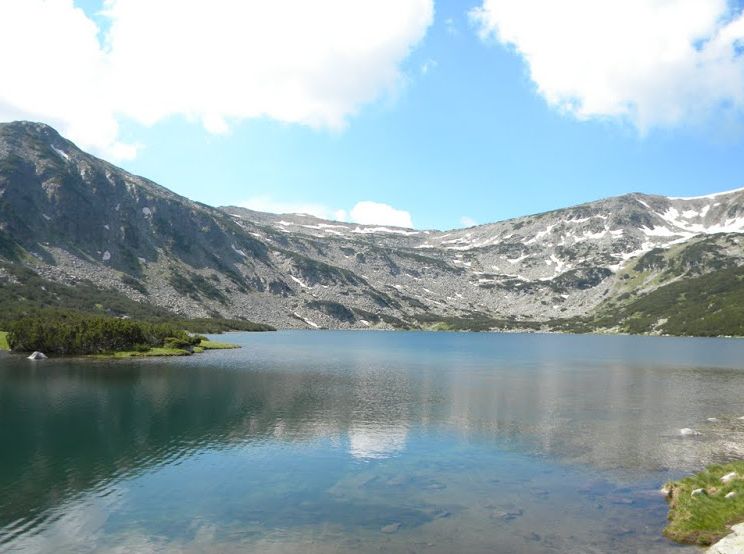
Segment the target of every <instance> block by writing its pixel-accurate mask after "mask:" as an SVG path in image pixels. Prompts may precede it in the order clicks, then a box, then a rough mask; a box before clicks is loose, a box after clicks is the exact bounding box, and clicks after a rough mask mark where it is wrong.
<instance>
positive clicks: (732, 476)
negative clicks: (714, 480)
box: [721, 471, 737, 483]
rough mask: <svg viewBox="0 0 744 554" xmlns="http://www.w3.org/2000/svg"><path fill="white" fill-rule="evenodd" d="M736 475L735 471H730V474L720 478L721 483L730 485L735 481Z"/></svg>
mask: <svg viewBox="0 0 744 554" xmlns="http://www.w3.org/2000/svg"><path fill="white" fill-rule="evenodd" d="M736 477H737V475H736V472H735V471H732V472H731V473H727V474H726V475H724V476H723V477H721V483H730V482H731V481H733V480H734V479H736Z"/></svg>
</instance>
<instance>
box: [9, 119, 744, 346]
mask: <svg viewBox="0 0 744 554" xmlns="http://www.w3.org/2000/svg"><path fill="white" fill-rule="evenodd" d="M742 231H744V190H742V191H732V192H729V193H722V194H719V195H710V196H706V197H701V198H689V199H680V198H666V197H661V196H651V195H644V194H639V193H634V194H628V195H625V196H621V197H616V198H609V199H606V200H601V201H597V202H592V203H588V204H583V205H580V206H575V207H571V208H566V209H562V210H555V211H552V212H547V213H543V214H537V215H533V216H526V217H521V218H517V219H513V220H508V221H503V222H499V223H493V224H488V225H481V226H477V227H471V228H468V229H458V230H452V231H447V232H440V231H433V230H425V231H420V230H413V229H402V228H394V227H383V226H369V225H356V224H348V223H341V222H334V221H324V220H320V219H317V218H314V217H312V216H306V215H297V214H287V215H274V214H264V213H260V212H253V211H250V210H246V209H244V208H238V207H226V208H213V207H210V206H206V205H203V204H199V203H195V202H192V201H190V200H188V199H186V198H184V197H181V196H178V195H176V194H174V193H173V192H171V191H169V190H167V189H165V188H163V187H160V186H159V185H157V184H155V183H153V182H151V181H149V180H147V179H144V178H141V177H137V176H134V175H131V174H129V173H127V172H126V171H123V170H121V169H119V168H117V167H115V166H113V165H111V164H108V163H107V162H104V161H102V160H99V159H97V158H95V157H93V156H90V155H89V154H86V153H84V152H82V151H81V150H79V149H78V148H77V147H76V146H75V145H74V144H72V143H71V142H69V141H67V140H65V139H64V138H63V137H61V136H60V135H58V134H57V133H56V131H54V130H53V129H52V128H50V127H48V126H46V125H43V124H38V123H27V122H18V123H10V124H0V283H2V285H3V290H4V291H7V292H8V293H13V292H14V291H15V292H16V293H18V294H19V295H21V296H23V297H24V298H26V300H19V302H20V304H19V305H20V306H21V307H22V306H23V305H24V304H23V302H28V303H30V304H35V305H36V304H41V305H43V304H45V303H48V304H55V302H56V304H55V305H64V303H65V302H67V300H64V301H62V300H60V298H67V297H68V296H70V295H68V294H67V293H66V292H65V291H67V290H68V289H60V287H68V288H69V289H70V290H73V289H75V288H80V287H83V286H88V287H93V288H95V289H97V290H101V291H107V294H108V295H109V296H110V297H111V298H112V299H113V298H114V297H116V298H117V300H116V306H117V307H116V308H114V307H113V301H112V302H107V301H105V297H106V295H104V300H102V301H101V302H97V303H96V305H100V309H103V310H109V311H112V312H113V313H121V312H122V311H126V308H123V306H124V305H127V304H126V302H123V300H126V301H127V302H132V301H134V302H140V303H141V304H142V305H143V306H155V307H156V308H162V309H166V310H170V311H172V312H175V313H177V314H180V315H182V316H186V317H207V316H221V317H228V318H249V319H253V320H257V321H261V322H264V323H269V324H273V325H275V326H278V327H356V328H366V327H372V326H380V327H418V326H429V325H436V324H437V323H438V322H453V321H454V322H457V325H456V326H457V327H464V328H468V327H471V328H484V329H487V328H504V327H513V328H524V327H530V328H562V327H563V328H565V327H566V326H567V325H574V324H576V322H578V321H581V322H583V323H582V324H581V326H582V328H584V329H586V328H594V327H601V328H613V329H629V330H642V331H644V332H684V331H683V328H684V327H679V326H677V327H674V326H673V325H672V323H666V324H658V321H659V320H660V319H663V317H664V313H655V312H654V313H653V314H651V315H649V317H652V316H653V317H655V318H656V319H654V325H647V326H643V325H641V326H638V324H634V325H635V326H629V324H627V321H628V320H629V318H630V315H629V314H630V312H628V311H627V310H631V309H632V308H631V307H630V306H631V304H632V303H633V302H638V301H639V300H640V299H641V298H642V297H644V296H648V295H651V294H653V293H654V291H657V290H658V291H661V290H662V289H663V288H665V287H668V286H673V287H677V288H681V289H684V287H685V286H686V285H685V284H684V283H686V282H689V283H693V280H694V279H699V278H703V277H705V276H708V275H714V274H718V273H721V272H723V271H729V272H731V273H732V274H733V273H736V271H738V268H739V267H741V265H742V263H743V262H744V260H742V255H741V248H740V247H739V245H738V243H737V242H731V241H730V240H729V239H731V240H734V238H735V237H737V236H738V235H736V233H738V232H742ZM736 240H738V239H736ZM29 272H33V273H29ZM24 275H25V277H24ZM721 275H723V274H722V273H721ZM31 280H33V282H34V283H37V285H38V286H36V285H34V290H35V291H36V293H34V294H30V292H29V290H30V289H29V288H28V287H26V288H25V289H23V290H24V291H25V292H22V291H21V289H22V288H23V286H25V285H26V281H31ZM695 282H696V281H695ZM726 282H728V283H729V285H727V286H730V287H734V286H735V284H736V283H735V282H733V281H730V280H728V281H726ZM44 283H47V284H48V285H49V286H46V285H45V284H44ZM693 284H694V283H693ZM14 287H15V288H14ZM42 288H43V289H47V290H42V291H41V292H38V291H39V290H40V289H42ZM668 290H672V289H668ZM657 294H661V293H660V292H659V293H657ZM670 294H671V293H670ZM24 295H25V296H24ZM29 296H33V298H27V297H29ZM72 296H74V294H73V295H72ZM649 298H655V297H651V296H649ZM736 298H738V297H736ZM649 302H651V300H649ZM109 304H111V305H109ZM652 304H653V305H654V306H656V305H657V302H655V301H654V302H652ZM130 306H131V305H130ZM636 307H637V306H636ZM669 309H671V308H670V307H667V308H664V309H662V308H659V310H661V311H662V312H664V310H666V311H669ZM696 309H699V308H696ZM623 310H625V311H623ZM623 314H625V315H623ZM613 315H616V316H617V317H616V318H615V320H612V316H613ZM608 318H609V319H608ZM726 319H727V321H728V320H729V319H730V317H727V318H726ZM611 320H612V321H611ZM469 322H470V323H469ZM611 323H612V324H611ZM592 326H594V327H592ZM577 328H578V327H577Z"/></svg>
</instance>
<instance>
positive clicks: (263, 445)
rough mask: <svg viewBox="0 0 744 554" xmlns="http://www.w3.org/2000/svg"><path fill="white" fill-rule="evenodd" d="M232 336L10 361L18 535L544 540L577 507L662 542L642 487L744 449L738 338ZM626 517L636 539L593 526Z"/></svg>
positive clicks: (152, 542) (5, 501)
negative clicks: (134, 350)
mask: <svg viewBox="0 0 744 554" xmlns="http://www.w3.org/2000/svg"><path fill="white" fill-rule="evenodd" d="M232 340H237V341H242V342H243V343H244V345H245V348H243V349H242V350H238V351H224V352H214V353H209V354H207V355H205V356H199V357H192V358H187V359H182V360H167V361H161V360H144V361H139V362H117V363H111V362H91V361H80V360H77V361H75V360H65V361H59V360H50V361H48V362H45V363H44V364H37V365H31V364H29V363H28V362H27V361H26V360H22V359H17V358H11V357H8V356H7V355H5V356H3V357H2V358H0V449H1V454H0V548H1V547H2V545H3V544H5V545H6V546H12V547H13V548H15V549H17V550H18V551H23V552H44V551H54V550H57V551H62V550H64V548H69V549H70V551H82V550H80V549H81V545H82V544H91V545H92V547H91V550H96V549H106V548H108V549H115V548H118V547H120V546H121V545H122V544H126V547H127V548H130V549H131V548H132V545H135V546H134V548H135V549H136V550H137V551H146V550H154V551H167V550H168V549H175V550H178V551H183V550H189V549H192V550H195V551H203V550H204V549H205V548H206V547H205V545H212V547H211V548H212V549H214V550H219V551H227V550H230V549H232V548H234V549H236V550H238V549H240V548H244V547H245V546H246V545H250V548H251V549H256V548H259V547H260V550H261V551H271V550H272V549H276V550H277V551H284V552H289V551H293V550H297V551H308V552H309V551H313V549H317V550H318V551H330V550H332V549H334V548H337V549H339V550H344V549H349V548H356V549H362V550H364V549H366V548H372V545H375V548H377V547H378V546H379V544H380V541H387V543H390V544H389V547H390V548H392V549H395V548H397V547H400V548H411V547H415V545H416V544H418V542H417V541H420V542H421V544H420V545H419V546H425V545H426V544H429V543H430V542H432V541H434V545H433V546H427V548H429V549H435V550H434V551H436V549H437V548H441V549H442V551H447V548H462V547H463V546H467V549H468V550H469V551H479V550H480V549H482V550H484V551H488V550H490V549H492V548H493V546H494V545H495V544H498V545H499V546H500V548H502V549H503V548H507V547H508V548H511V549H512V550H511V551H514V552H532V551H534V552H545V551H561V549H563V548H566V547H568V545H570V544H571V540H572V539H570V538H569V537H568V536H567V535H566V533H565V532H562V531H561V527H562V526H565V525H566V523H567V522H572V523H575V519H581V520H582V521H585V524H584V525H585V526H586V529H583V530H582V529H579V527H581V526H578V527H577V528H576V529H575V530H574V531H575V534H578V535H580V536H581V537H583V538H582V539H581V541H583V542H582V543H581V544H584V546H585V547H586V548H589V547H590V546H591V545H592V544H594V548H599V549H600V551H602V549H605V548H608V545H610V544H612V545H613V548H615V549H616V550H617V551H623V550H628V551H632V549H633V548H635V547H637V545H638V544H639V542H638V541H641V542H642V543H643V544H644V548H647V549H648V548H651V547H650V546H649V544H648V541H653V540H654V539H653V537H657V536H658V528H655V527H653V528H650V529H648V528H644V529H645V530H642V529H641V528H643V525H646V523H644V518H647V517H651V520H653V521H657V524H658V525H661V524H662V523H663V512H664V506H663V503H660V502H659V501H658V498H656V497H653V496H648V495H647V496H644V495H643V494H641V493H642V492H643V491H648V490H651V489H653V488H654V487H655V486H656V485H657V484H658V482H659V481H661V480H663V479H665V478H667V477H668V476H671V475H676V474H679V472H682V471H689V470H691V469H696V468H698V467H700V466H702V465H704V464H706V463H709V462H712V461H719V460H722V459H726V458H728V457H736V456H738V457H741V456H742V455H743V454H744V451H742V445H744V420H739V419H738V417H739V416H741V415H744V404H743V401H742V397H743V396H744V395H743V394H742V393H743V392H744V372H743V371H742V370H741V369H740V365H741V364H742V362H741V360H744V356H742V354H743V353H744V343H741V342H738V341H704V340H698V341H690V340H679V341H677V340H672V341H665V340H664V339H656V340H655V341H654V340H653V339H652V340H649V339H640V338H632V337H614V338H607V337H554V336H522V335H512V336H502V335H441V334H439V335H432V334H426V333H396V334H389V333H379V334H375V333H367V334H360V333H277V334H272V335H262V336H257V335H236V336H235V337H233V339H232ZM710 417H715V418H717V419H718V421H715V422H710V421H707V418H710ZM682 427H693V428H696V429H699V430H700V431H701V433H702V434H701V435H699V436H695V437H681V436H680V435H679V429H680V428H682ZM533 456H537V458H534V457H533ZM355 464H362V465H361V466H360V465H355ZM587 483H589V484H587ZM592 483H604V484H602V485H596V484H592ZM613 483H614V484H613ZM582 487H583V488H584V489H585V490H586V491H589V492H580V491H579V489H580V488H582ZM628 487H629V488H628ZM526 489H527V493H525V490H526ZM485 491H488V492H487V494H486V493H485ZM629 491H630V492H629ZM484 494H486V496H489V497H491V498H490V499H488V498H484ZM633 495H635V496H633ZM639 495H640V496H639ZM525 496H526V497H527V498H526V499H525ZM494 497H495V500H494ZM613 498H614V500H613ZM608 499H609V500H608ZM628 502H629V503H628ZM598 505H601V506H602V507H601V508H597V506H598ZM556 506H563V507H564V508H565V509H564V511H563V515H562V518H558V519H557V520H556V514H555V509H556ZM598 510H600V511H601V510H604V512H605V513H599V512H598ZM639 510H640V513H642V514H643V515H639ZM559 511H560V510H559ZM551 513H552V515H551ZM510 514H511V515H510ZM207 516H208V517H207ZM551 517H552V518H553V520H556V523H555V525H554V526H553V527H552V528H551V526H550V525H546V523H545V519H544V518H547V519H550V518H551ZM541 518H543V519H541ZM572 518H574V519H572ZM597 518H599V519H597ZM653 518H657V519H656V520H654V519H653ZM613 520H616V523H615V527H616V528H617V527H618V526H619V527H621V528H622V529H626V530H628V532H627V533H625V534H622V533H621V534H620V535H618V534H617V533H616V532H614V531H612V530H611V529H608V530H607V531H606V532H603V533H602V534H601V537H599V538H597V537H594V538H592V532H593V531H594V530H593V529H592V526H594V525H596V524H597V523H596V522H597V521H603V522H608V521H613ZM603 525H604V524H603ZM536 527H537V528H542V529H543V532H542V533H540V532H538V531H536V530H535V528H536ZM413 529H418V530H421V531H420V533H419V534H413V535H412V534H410V533H412V532H413V531H409V530H413ZM458 529H459V531H458ZM385 530H387V531H385ZM465 530H466V531H467V532H465ZM564 531H565V530H564ZM531 533H534V534H536V535H538V537H539V540H535V537H533V536H532V534H531ZM546 533H547V534H546ZM582 533H583V535H582ZM114 537H116V539H115V540H114ZM124 537H126V540H125V539H124ZM465 537H467V543H466V544H465V543H464V542H463V541H465ZM576 540H579V539H576V538H575V539H574V542H575V541H576ZM592 541H595V542H594V543H592ZM634 541H635V542H634ZM654 544H656V546H654V548H655V549H656V550H659V551H661V550H664V549H668V548H671V547H670V546H669V545H666V544H665V543H654ZM65 545H67V546H65ZM217 545H219V546H217ZM292 545H294V547H293V546H292ZM412 545H413V546H412Z"/></svg>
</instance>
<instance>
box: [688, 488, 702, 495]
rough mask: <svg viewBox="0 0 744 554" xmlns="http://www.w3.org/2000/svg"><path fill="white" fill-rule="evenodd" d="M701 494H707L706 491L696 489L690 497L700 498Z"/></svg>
mask: <svg viewBox="0 0 744 554" xmlns="http://www.w3.org/2000/svg"><path fill="white" fill-rule="evenodd" d="M701 494H705V489H695V490H694V491H692V493H691V494H690V496H699V495H701Z"/></svg>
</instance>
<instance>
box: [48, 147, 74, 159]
mask: <svg viewBox="0 0 744 554" xmlns="http://www.w3.org/2000/svg"><path fill="white" fill-rule="evenodd" d="M52 150H54V151H55V152H56V153H57V154H58V155H59V157H60V158H63V159H64V160H65V161H67V162H69V161H70V156H68V155H67V153H65V152H64V151H62V150H60V149H59V148H57V147H56V146H52Z"/></svg>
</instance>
